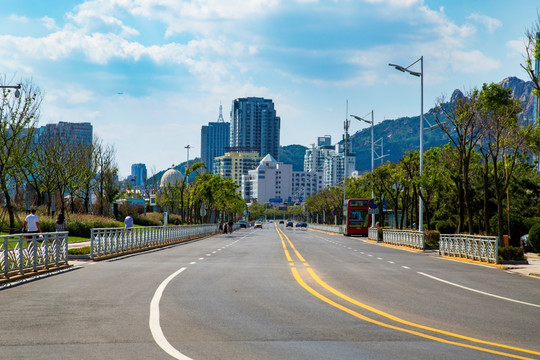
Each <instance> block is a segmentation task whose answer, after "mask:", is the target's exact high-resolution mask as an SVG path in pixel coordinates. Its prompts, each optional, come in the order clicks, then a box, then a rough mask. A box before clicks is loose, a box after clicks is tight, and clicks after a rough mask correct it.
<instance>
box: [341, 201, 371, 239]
mask: <svg viewBox="0 0 540 360" xmlns="http://www.w3.org/2000/svg"><path fill="white" fill-rule="evenodd" d="M368 209H369V200H368V199H348V200H347V207H346V209H345V211H346V213H345V216H346V219H347V221H346V223H345V236H351V235H362V236H367V235H368V229H369V227H370V226H371V216H369V214H368Z"/></svg>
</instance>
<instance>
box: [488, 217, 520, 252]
mask: <svg viewBox="0 0 540 360" xmlns="http://www.w3.org/2000/svg"><path fill="white" fill-rule="evenodd" d="M497 225H498V222H497V215H494V216H493V217H492V218H491V219H490V220H489V227H490V228H491V233H492V234H495V235H497V232H498V230H497V229H498V227H497ZM502 227H503V232H504V233H503V234H500V235H510V246H516V247H519V245H520V244H519V238H520V237H521V235H524V234H527V231H528V230H529V227H528V226H527V223H526V221H525V219H524V218H523V217H522V216H521V215H519V214H515V213H511V214H510V233H508V221H507V220H506V215H505V216H504V217H503V226H502Z"/></svg>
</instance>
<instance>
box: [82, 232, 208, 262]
mask: <svg viewBox="0 0 540 360" xmlns="http://www.w3.org/2000/svg"><path fill="white" fill-rule="evenodd" d="M217 231H218V224H208V225H180V226H148V227H134V228H131V229H126V228H94V229H92V230H91V236H90V259H92V260H96V259H99V258H104V257H111V256H120V255H125V254H127V253H131V252H134V251H140V250H146V249H150V248H155V247H160V246H164V245H169V244H174V243H178V242H182V241H185V240H189V239H194V238H197V237H201V236H203V235H208V234H213V233H216V232H217Z"/></svg>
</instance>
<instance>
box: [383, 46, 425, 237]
mask: <svg viewBox="0 0 540 360" xmlns="http://www.w3.org/2000/svg"><path fill="white" fill-rule="evenodd" d="M419 61H420V72H417V71H412V70H409V68H410V67H411V66H413V65H414V64H416V63H417V62H419ZM388 66H392V67H394V68H395V69H396V70H399V71H401V72H407V73H409V74H411V75H412V76H416V77H420V176H422V173H423V167H424V147H423V137H424V129H423V128H424V57H423V56H420V59H418V60H416V61H415V62H413V63H412V64H411V65H409V66H407V67H403V66H400V65H396V64H388ZM420 190H422V186H421V185H420ZM418 198H419V200H418V230H419V231H423V230H424V219H423V209H422V207H423V202H422V196H421V195H420V194H418Z"/></svg>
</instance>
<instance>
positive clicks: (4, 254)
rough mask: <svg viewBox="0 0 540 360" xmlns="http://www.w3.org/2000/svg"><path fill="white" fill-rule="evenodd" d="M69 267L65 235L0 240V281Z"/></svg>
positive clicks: (11, 237) (40, 235)
mask: <svg viewBox="0 0 540 360" xmlns="http://www.w3.org/2000/svg"><path fill="white" fill-rule="evenodd" d="M63 265H68V233H67V231H64V232H53V233H39V234H31V235H30V234H13V235H2V236H0V268H1V272H2V273H1V274H0V278H4V279H6V280H7V279H9V278H10V277H13V276H15V275H25V274H26V273H28V272H38V271H40V270H49V269H50V268H52V267H60V266H63Z"/></svg>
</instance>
